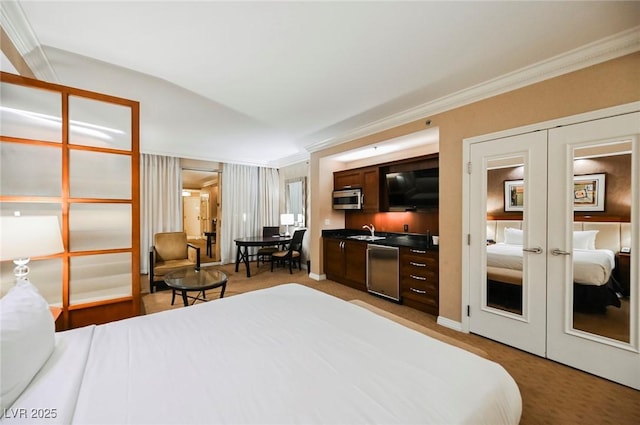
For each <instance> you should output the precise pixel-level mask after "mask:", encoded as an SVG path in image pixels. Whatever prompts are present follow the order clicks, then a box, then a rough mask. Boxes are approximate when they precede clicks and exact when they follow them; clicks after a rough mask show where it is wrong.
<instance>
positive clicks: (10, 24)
mask: <svg viewBox="0 0 640 425" xmlns="http://www.w3.org/2000/svg"><path fill="white" fill-rule="evenodd" d="M0 25H2V28H4V30H5V32H6V33H7V36H8V37H9V39H10V40H11V41H12V42H13V44H14V45H15V47H16V49H17V50H18V52H19V53H20V55H21V56H22V58H23V59H24V61H25V62H26V63H27V65H28V66H29V68H30V69H31V71H32V72H33V74H34V75H35V76H36V78H37V79H39V80H43V81H48V82H51V83H58V82H59V80H58V76H57V75H56V73H55V71H54V69H53V67H52V66H51V63H50V62H49V59H48V58H47V56H46V55H45V53H44V51H43V50H42V47H41V46H40V42H39V41H38V37H36V34H35V33H34V32H33V30H32V29H31V24H29V21H28V20H27V17H26V16H25V14H24V11H23V10H22V7H20V4H19V3H18V2H17V1H16V0H2V2H0Z"/></svg>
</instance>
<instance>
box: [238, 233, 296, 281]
mask: <svg viewBox="0 0 640 425" xmlns="http://www.w3.org/2000/svg"><path fill="white" fill-rule="evenodd" d="M291 239H292V238H291V236H279V235H277V236H245V237H242V238H237V239H234V242H235V243H236V246H237V251H236V272H237V271H238V268H239V266H240V263H244V265H245V267H246V269H247V277H251V267H250V266H249V257H250V254H249V247H253V246H278V245H285V244H287V243H289V242H291Z"/></svg>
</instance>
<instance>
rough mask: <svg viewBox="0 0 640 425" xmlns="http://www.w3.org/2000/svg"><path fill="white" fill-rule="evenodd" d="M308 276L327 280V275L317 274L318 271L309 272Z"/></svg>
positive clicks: (318, 279)
mask: <svg viewBox="0 0 640 425" xmlns="http://www.w3.org/2000/svg"><path fill="white" fill-rule="evenodd" d="M309 277H310V278H311V279H313V280H317V281H320V280H327V275H326V274H318V273H309Z"/></svg>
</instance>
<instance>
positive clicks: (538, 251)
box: [522, 246, 542, 254]
mask: <svg viewBox="0 0 640 425" xmlns="http://www.w3.org/2000/svg"><path fill="white" fill-rule="evenodd" d="M522 250H523V251H526V252H533V253H534V254H542V248H540V247H539V246H536V247H535V248H522Z"/></svg>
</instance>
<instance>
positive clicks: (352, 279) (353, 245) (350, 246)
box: [323, 238, 367, 291]
mask: <svg viewBox="0 0 640 425" xmlns="http://www.w3.org/2000/svg"><path fill="white" fill-rule="evenodd" d="M323 246H324V248H323V249H324V270H325V274H326V275H327V278H328V279H331V280H333V281H336V282H339V283H343V284H345V285H348V286H351V287H352V288H355V289H358V290H361V291H365V290H366V276H367V275H366V270H367V244H366V243H365V242H360V241H349V240H344V239H338V238H323Z"/></svg>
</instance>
